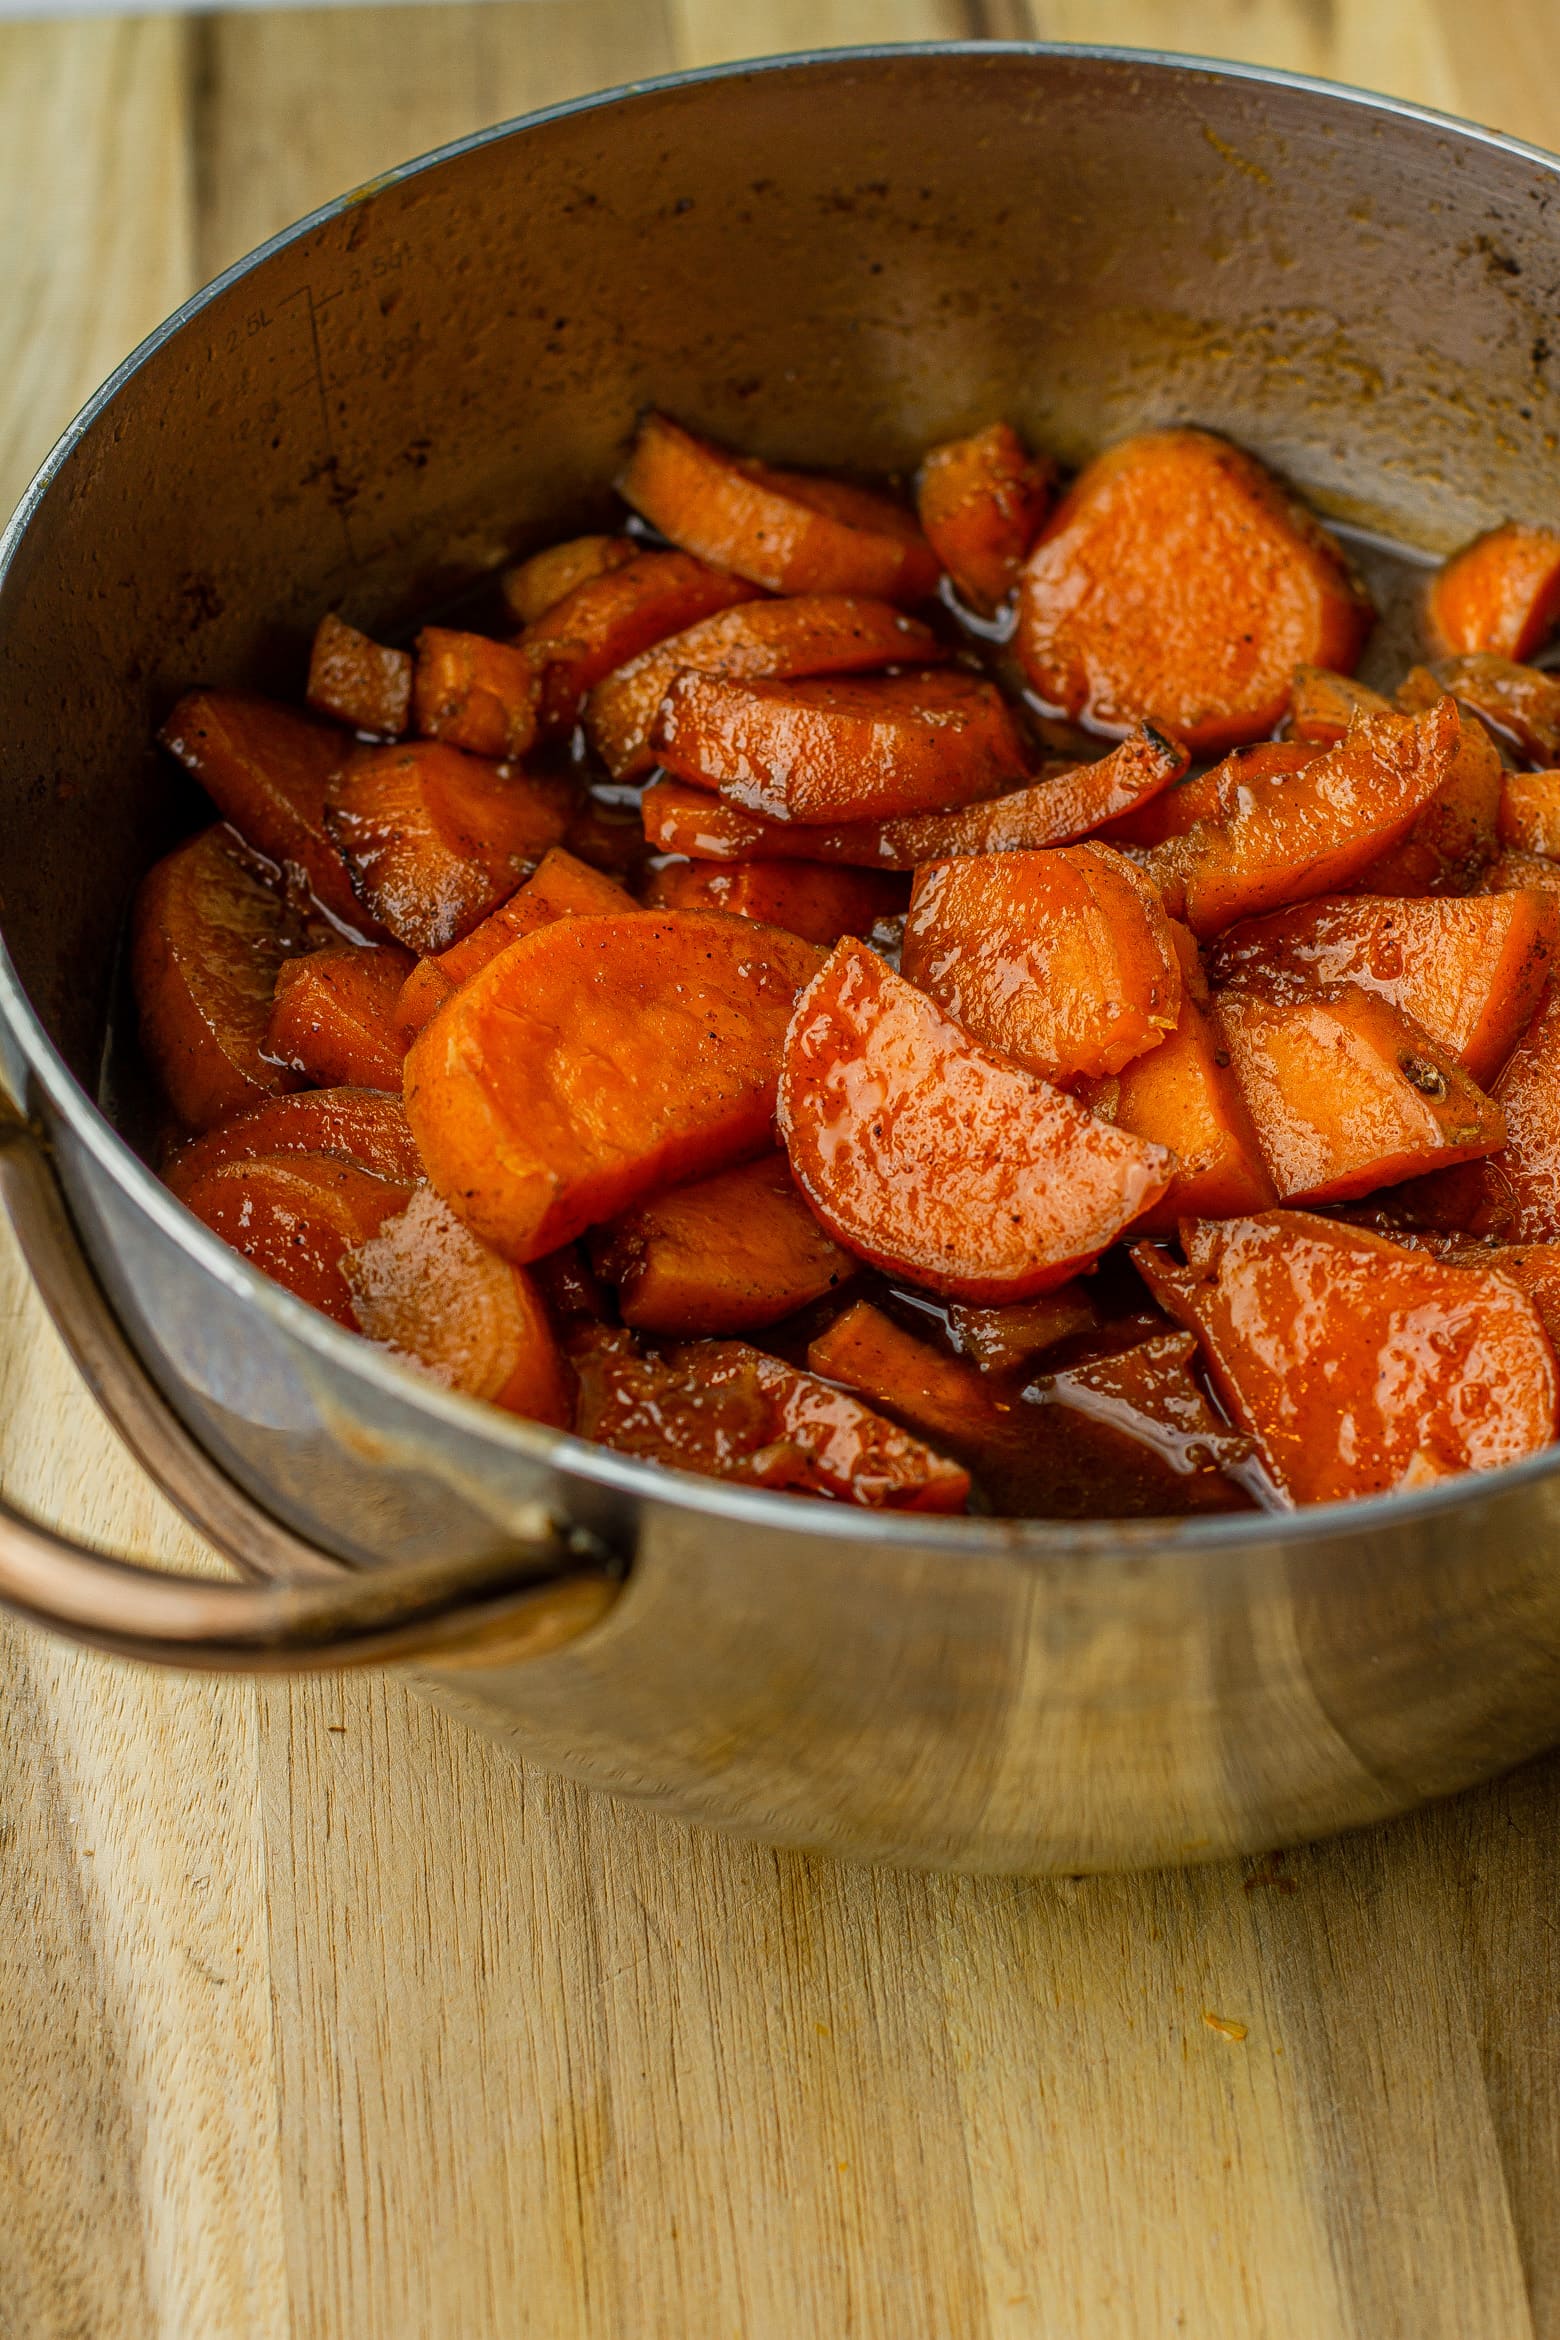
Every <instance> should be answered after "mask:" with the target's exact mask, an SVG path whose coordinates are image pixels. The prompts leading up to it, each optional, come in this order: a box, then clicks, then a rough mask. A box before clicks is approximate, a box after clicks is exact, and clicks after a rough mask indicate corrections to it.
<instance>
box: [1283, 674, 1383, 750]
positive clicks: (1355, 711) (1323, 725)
mask: <svg viewBox="0 0 1560 2340" xmlns="http://www.w3.org/2000/svg"><path fill="white" fill-rule="evenodd" d="M1391 712H1392V701H1391V700H1390V699H1384V698H1383V697H1382V695H1381V693H1380V691H1373V690H1371V689H1370V688H1369V686H1368V685H1367V684H1365V683H1362V682H1356V681H1355V679H1354V677H1353V676H1352V675H1350V674H1333V673H1331V672H1330V671H1329V670H1328V669H1327V668H1326V667H1321V666H1297V667H1296V668H1295V671H1294V673H1293V675H1292V676H1291V677H1290V682H1289V722H1288V727H1287V729H1288V737H1289V738H1290V739H1291V740H1292V741H1294V743H1295V744H1296V745H1297V746H1299V747H1313V748H1334V747H1336V746H1337V745H1338V742H1339V740H1340V739H1342V738H1343V736H1344V734H1345V732H1346V731H1347V730H1348V728H1349V726H1350V724H1351V723H1352V722H1353V721H1354V718H1355V717H1356V715H1390V714H1391Z"/></svg>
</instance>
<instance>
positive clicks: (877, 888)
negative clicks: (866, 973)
mask: <svg viewBox="0 0 1560 2340" xmlns="http://www.w3.org/2000/svg"><path fill="white" fill-rule="evenodd" d="M645 900H646V903H647V905H648V907H649V908H651V909H655V910H726V911H729V912H730V913H731V914H732V916H733V917H736V918H756V919H759V920H760V921H761V922H762V923H763V924H764V925H765V926H783V927H784V928H785V930H786V932H787V933H788V934H800V935H803V936H805V937H806V939H807V941H808V942H814V943H821V944H822V945H823V947H824V949H825V950H831V949H832V948H833V946H834V945H835V943H837V942H838V941H839V939H840V936H841V935H842V934H856V935H860V936H861V937H862V938H863V940H865V939H866V938H867V937H868V936H869V935H870V934H871V932H872V929H873V928H874V926H876V924H877V923H878V921H879V919H882V918H892V917H894V916H895V915H896V914H897V913H898V912H899V911H901V910H903V908H904V903H905V892H904V881H903V879H902V878H895V877H892V876H889V875H887V874H886V873H879V872H878V871H877V870H871V869H828V868H825V867H823V866H822V865H821V864H819V863H811V864H809V863H807V862H798V861H742V862H738V863H736V865H735V866H734V867H732V868H729V869H722V868H720V867H718V866H716V865H714V864H712V863H710V862H700V861H676V862H672V863H669V864H668V865H667V866H666V867H665V868H663V869H658V870H657V871H656V872H655V875H654V876H653V877H652V879H651V881H650V886H649V891H648V892H647V894H646V896H645Z"/></svg>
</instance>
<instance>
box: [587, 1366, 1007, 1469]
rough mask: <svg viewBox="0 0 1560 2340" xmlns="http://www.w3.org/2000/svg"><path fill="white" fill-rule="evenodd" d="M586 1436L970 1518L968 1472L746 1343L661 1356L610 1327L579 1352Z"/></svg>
mask: <svg viewBox="0 0 1560 2340" xmlns="http://www.w3.org/2000/svg"><path fill="white" fill-rule="evenodd" d="M574 1356H575V1363H576V1366H577V1368H578V1371H579V1376H580V1406H579V1423H578V1427H579V1431H580V1435H581V1436H582V1437H585V1438H595V1439H598V1440H599V1441H600V1443H601V1444H602V1445H603V1446H611V1447H615V1448H616V1449H617V1451H618V1452H619V1453H620V1454H632V1455H637V1456H638V1457H639V1458H640V1459H641V1460H643V1461H646V1462H658V1463H662V1464H664V1465H666V1466H667V1467H668V1468H669V1469H672V1470H682V1471H697V1472H698V1473H699V1474H700V1475H701V1476H702V1477H704V1478H710V1479H732V1480H735V1481H737V1482H738V1484H741V1485H747V1486H750V1487H753V1486H756V1487H775V1488H781V1489H784V1490H787V1491H788V1492H789V1493H791V1494H794V1495H817V1496H823V1497H826V1498H829V1499H831V1500H832V1501H834V1502H836V1503H854V1504H859V1505H861V1506H863V1507H864V1508H866V1509H869V1510H886V1511H962V1510H963V1509H964V1507H965V1504H966V1502H967V1501H968V1499H969V1491H970V1481H969V1473H968V1472H967V1471H965V1470H963V1469H961V1468H960V1466H959V1465H958V1464H957V1463H953V1462H949V1461H948V1460H947V1459H946V1458H945V1457H944V1456H943V1455H940V1454H935V1453H933V1451H932V1449H931V1448H930V1447H928V1446H925V1445H923V1444H922V1443H921V1441H920V1440H919V1439H918V1438H912V1437H910V1436H909V1435H908V1434H907V1433H906V1432H905V1431H903V1430H900V1429H898V1428H896V1426H895V1425H894V1424H893V1423H892V1422H885V1421H884V1420H883V1418H882V1416H881V1415H879V1414H875V1413H873V1412H872V1411H871V1409H870V1408H869V1407H867V1406H864V1405H863V1404H862V1403H861V1401H860V1399H859V1398H854V1397H852V1396H850V1395H849V1394H848V1392H846V1391H844V1390H838V1389H831V1388H830V1387H829V1386H828V1384H827V1383H826V1382H823V1381H820V1380H818V1379H817V1377H816V1376H815V1375H813V1374H811V1373H802V1372H799V1371H798V1370H797V1368H796V1367H795V1366H794V1365H785V1364H782V1362H781V1361H780V1359H779V1358H778V1357H766V1356H765V1355H764V1354H763V1352H762V1351H761V1350H759V1349H752V1348H749V1347H748V1345H747V1343H746V1342H745V1341H701V1342H699V1343H697V1344H696V1345H695V1346H693V1347H691V1348H673V1349H668V1350H665V1351H663V1352H662V1353H661V1354H659V1355H654V1354H650V1355H647V1354H646V1353H644V1352H643V1351H642V1350H640V1349H639V1347H638V1345H637V1343H636V1342H635V1341H634V1337H633V1335H632V1334H631V1333H624V1332H608V1331H601V1332H598V1333H596V1334H595V1335H593V1336H590V1337H588V1338H587V1340H586V1341H585V1342H583V1343H581V1344H578V1345H577V1346H576V1347H575V1350H574Z"/></svg>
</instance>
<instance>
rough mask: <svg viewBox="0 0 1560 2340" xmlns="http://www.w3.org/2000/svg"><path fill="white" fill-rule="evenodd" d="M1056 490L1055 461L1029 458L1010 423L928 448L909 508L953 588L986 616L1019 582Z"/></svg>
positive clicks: (996, 607) (998, 605) (1004, 599)
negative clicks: (914, 511)
mask: <svg viewBox="0 0 1560 2340" xmlns="http://www.w3.org/2000/svg"><path fill="white" fill-rule="evenodd" d="M1055 494H1056V466H1055V464H1054V463H1049V462H1038V463H1037V462H1036V461H1035V460H1034V458H1033V457H1032V456H1031V455H1029V454H1028V453H1026V451H1025V448H1024V442H1023V441H1022V439H1021V438H1020V437H1019V435H1018V433H1017V431H1015V430H1014V428H1013V426H1012V424H1011V423H1005V422H999V423H992V424H991V425H990V427H989V428H988V429H986V430H984V431H977V432H975V433H974V435H973V436H972V437H970V438H968V439H949V440H948V441H946V442H945V443H944V445H942V446H940V447H933V448H932V449H931V451H930V453H929V454H928V455H926V456H925V458H924V459H923V461H922V464H921V470H920V475H919V477H918V478H917V480H916V488H915V502H916V511H917V513H918V514H919V516H920V521H921V526H922V527H923V528H924V529H925V531H926V534H927V539H928V541H929V542H930V544H931V547H932V550H933V552H934V553H936V555H937V558H938V559H939V560H940V561H941V562H942V565H943V567H944V568H945V569H946V570H947V572H948V575H949V576H950V577H951V578H952V580H953V583H954V585H955V587H956V588H957V590H958V591H959V593H961V594H962V595H963V597H964V599H965V600H966V601H967V602H968V603H969V605H970V607H971V608H972V609H974V610H976V611H977V612H978V613H979V614H980V615H981V616H983V617H990V616H991V615H992V613H993V611H995V610H996V609H998V608H1000V606H1001V604H1002V603H1003V602H1004V601H1006V599H1007V597H1008V595H1009V594H1010V593H1011V592H1012V590H1013V588H1014V586H1015V585H1016V584H1017V583H1018V572H1019V570H1020V569H1021V568H1022V567H1023V564H1024V556H1025V554H1026V553H1027V552H1028V551H1029V548H1030V546H1031V545H1032V544H1033V543H1034V541H1035V538H1036V537H1037V536H1038V535H1039V533H1040V530H1041V527H1042V525H1043V523H1044V521H1045V516H1046V514H1047V512H1049V510H1050V509H1051V504H1052V501H1053V499H1054V497H1055Z"/></svg>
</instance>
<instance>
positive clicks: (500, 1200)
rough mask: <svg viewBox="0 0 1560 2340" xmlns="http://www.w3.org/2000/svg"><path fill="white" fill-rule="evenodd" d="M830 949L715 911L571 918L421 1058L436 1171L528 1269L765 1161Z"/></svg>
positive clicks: (418, 1095)
mask: <svg viewBox="0 0 1560 2340" xmlns="http://www.w3.org/2000/svg"><path fill="white" fill-rule="evenodd" d="M820 956H821V954H820V953H819V952H818V951H816V950H815V949H814V948H813V947H812V945H811V944H810V943H804V942H802V941H801V940H799V938H798V937H797V936H795V935H790V934H781V933H780V932H779V931H778V930H777V929H775V928H773V927H763V926H755V925H753V924H752V923H751V922H750V921H749V920H747V919H742V918H727V917H725V916H723V915H721V914H720V913H719V912H717V911H700V910H672V911H654V912H651V911H635V912H633V913H632V914H631V915H629V916H627V917H620V918H560V919H558V920H556V921H555V922H554V923H553V924H551V925H549V926H543V927H540V928H538V930H537V931H536V932H535V933H534V934H529V935H525V936H523V937H522V938H521V940H520V941H519V942H516V943H512V944H511V945H510V947H509V948H508V950H506V951H503V952H502V953H500V955H499V957H498V958H496V959H494V960H493V961H492V962H491V963H490V964H489V965H488V966H486V967H484V968H483V969H482V970H481V971H480V973H478V974H476V975H474V976H473V977H472V978H471V980H470V981H469V982H468V983H467V984H465V985H464V986H463V988H462V989H461V990H460V991H458V992H457V993H456V994H455V995H454V997H453V998H452V999H451V1000H449V1001H448V1003H447V1004H446V1005H445V1006H444V1007H443V1008H442V1009H441V1010H440V1012H439V1014H438V1015H437V1016H436V1017H435V1018H434V1020H433V1022H432V1023H431V1024H430V1025H428V1027H427V1029H426V1030H425V1031H424V1032H423V1033H422V1034H421V1035H420V1037H419V1038H418V1039H417V1040H416V1041H415V1042H414V1043H413V1046H412V1049H411V1052H410V1054H409V1055H408V1057H407V1060H406V1110H407V1116H408V1119H409V1120H410V1122H411V1125H412V1132H413V1135H414V1136H415V1137H416V1139H417V1142H418V1145H419V1147H420V1148H421V1151H422V1156H423V1159H424V1161H425V1162H426V1163H427V1165H428V1175H429V1177H430V1179H431V1180H432V1181H433V1184H434V1185H435V1186H436V1187H437V1188H438V1189H439V1191H440V1193H441V1194H443V1195H444V1196H445V1198H446V1200H447V1201H448V1202H449V1203H450V1204H451V1205H452V1206H453V1208H454V1209H455V1210H456V1211H457V1212H458V1213H459V1215H460V1217H461V1218H462V1219H464V1220H465V1222H466V1224H467V1225H468V1226H469V1227H470V1228H471V1229H472V1231H473V1233H474V1234H476V1235H479V1236H480V1237H481V1238H482V1240H483V1241H484V1242H486V1243H491V1244H492V1245H493V1246H494V1247H495V1248H496V1249H497V1250H499V1251H502V1252H503V1253H504V1254H505V1255H506V1256H507V1257H508V1258H511V1259H514V1260H518V1261H519V1262H520V1263H521V1264H522V1265H523V1264H524V1263H525V1262H527V1261H529V1260H532V1259H537V1258H539V1257H540V1256H541V1255H542V1253H543V1252H547V1251H552V1250H554V1249H556V1247H557V1246H558V1245H559V1244H562V1243H567V1242H569V1241H570V1240H571V1239H572V1238H573V1237H574V1236H576V1235H578V1234H581V1233H582V1232H583V1231H584V1229H585V1228H587V1227H590V1226H594V1225H595V1224H597V1223H598V1222H599V1221H601V1220H604V1219H613V1218H617V1217H618V1216H619V1215H620V1214H621V1213H622V1212H624V1211H626V1210H630V1209H632V1207H633V1206H634V1204H635V1203H637V1202H639V1201H640V1200H641V1199H642V1197H644V1196H645V1195H648V1194H653V1193H654V1192H655V1191H656V1190H657V1189H658V1188H660V1187H664V1186H672V1185H676V1184H678V1183H679V1182H680V1181H682V1180H685V1179H691V1178H697V1177H701V1176H704V1175H707V1174H708V1173H711V1172H713V1171H716V1170H722V1169H725V1168H726V1167H727V1166H728V1165H729V1164H731V1163H734V1162H740V1161H743V1160H745V1159H746V1158H747V1157H748V1156H750V1155H753V1154H756V1153H759V1152H760V1151H761V1150H762V1149H763V1147H764V1146H765V1145H766V1143H767V1142H768V1140H769V1132H770V1124H771V1121H772V1119H773V1114H774V1102H775V1083H776V1079H777V1076H778V1073H779V1067H780V1051H781V1045H782V1042H783V1040H784V1037H785V1031H786V1026H787V1023H788V1022H789V1020H790V1015H791V1009H792V1006H793V1004H794V1001H795V998H796V994H797V992H798V991H799V990H800V989H801V987H802V986H803V985H804V984H805V983H806V982H807V981H808V980H809V978H810V977H811V976H812V974H813V973H814V971H815V970H816V968H817V966H818V964H819V960H820Z"/></svg>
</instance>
